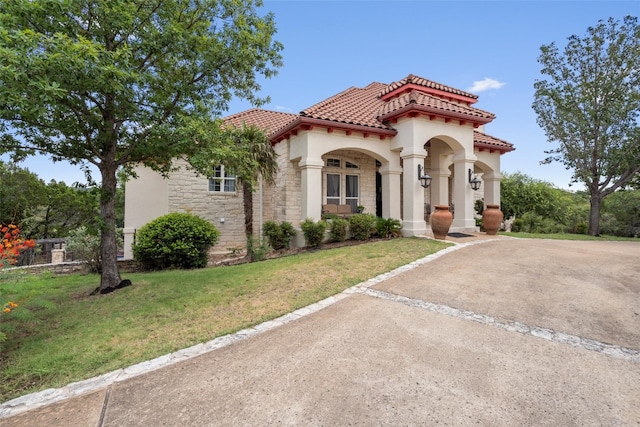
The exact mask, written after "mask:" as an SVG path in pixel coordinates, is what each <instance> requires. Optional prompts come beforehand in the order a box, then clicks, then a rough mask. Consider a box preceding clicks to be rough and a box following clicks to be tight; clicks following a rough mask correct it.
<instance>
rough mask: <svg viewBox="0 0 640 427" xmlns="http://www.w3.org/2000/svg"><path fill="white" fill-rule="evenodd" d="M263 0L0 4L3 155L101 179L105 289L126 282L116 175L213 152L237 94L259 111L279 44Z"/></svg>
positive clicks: (164, 168) (221, 150)
mask: <svg viewBox="0 0 640 427" xmlns="http://www.w3.org/2000/svg"><path fill="white" fill-rule="evenodd" d="M260 6H261V2H260V1H259V0H256V1H254V0H199V1H193V0H64V1H51V0H12V1H0V64H1V65H0V154H2V153H4V152H10V153H11V154H12V157H13V159H14V160H20V159H23V158H24V157H25V156H27V155H31V154H36V153H45V154H48V155H49V156H50V157H51V158H52V159H53V160H61V159H66V160H68V161H70V162H71V163H72V164H78V165H80V166H81V167H84V168H85V171H86V173H87V177H88V178H89V181H91V179H90V178H91V177H90V175H89V169H88V167H89V166H90V164H93V165H95V166H96V167H97V169H98V170H99V171H100V175H101V179H102V181H101V190H102V191H101V195H100V212H101V219H102V230H101V231H102V234H101V238H102V243H101V250H102V254H101V255H102V261H103V269H102V274H101V285H100V286H101V288H103V289H104V288H107V287H115V286H117V285H118V283H119V282H120V275H119V272H118V268H117V258H116V239H115V221H116V213H115V203H114V199H115V197H116V196H115V193H116V185H117V181H116V173H117V171H118V170H122V169H124V170H125V172H131V171H132V169H133V166H135V165H137V164H144V165H146V166H149V167H151V168H153V169H155V170H158V171H160V172H162V173H167V172H169V171H170V170H171V169H172V167H173V161H174V160H176V159H179V158H184V157H186V158H189V157H190V156H192V155H194V154H195V153H197V152H198V151H199V150H200V149H201V147H202V146H212V147H215V148H209V150H208V152H210V153H212V157H211V159H210V160H211V161H215V160H216V159H224V156H225V155H227V154H228V150H225V147H224V146H223V142H224V141H222V142H221V141H220V139H219V138H218V135H219V133H220V130H219V123H218V122H217V121H215V120H213V118H215V117H218V116H220V114H221V113H222V112H223V111H225V110H226V109H227V106H228V103H229V101H230V100H231V99H232V97H233V96H237V97H241V98H245V99H247V100H249V101H251V102H252V103H253V104H255V105H260V104H262V103H263V102H265V101H266V99H263V98H260V97H259V96H258V95H257V93H258V92H259V90H260V85H259V83H258V78H257V77H258V76H259V75H262V76H264V77H265V78H269V77H272V76H274V75H275V74H276V70H277V68H278V67H280V66H281V65H282V58H281V56H280V51H281V50H282V45H281V44H280V43H278V42H276V41H274V40H273V35H274V34H275V32H276V28H275V23H274V17H273V15H272V14H266V15H265V16H260V15H259V14H258V8H259V7H260Z"/></svg>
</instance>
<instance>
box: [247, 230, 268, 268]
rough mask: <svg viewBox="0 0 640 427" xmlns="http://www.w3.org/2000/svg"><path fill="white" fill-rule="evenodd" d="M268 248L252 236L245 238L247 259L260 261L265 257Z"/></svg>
mask: <svg viewBox="0 0 640 427" xmlns="http://www.w3.org/2000/svg"><path fill="white" fill-rule="evenodd" d="M268 250H269V248H268V247H267V246H266V245H265V244H261V243H260V242H258V241H257V239H256V238H255V237H254V236H249V238H248V239H247V257H248V258H249V261H251V262H256V261H262V260H264V259H265V258H266V257H267V252H268Z"/></svg>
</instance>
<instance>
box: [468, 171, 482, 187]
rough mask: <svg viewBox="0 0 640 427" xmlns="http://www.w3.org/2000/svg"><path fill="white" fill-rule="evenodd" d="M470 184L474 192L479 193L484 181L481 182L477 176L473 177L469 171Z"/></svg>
mask: <svg viewBox="0 0 640 427" xmlns="http://www.w3.org/2000/svg"><path fill="white" fill-rule="evenodd" d="M471 176H473V178H471ZM469 184H471V188H472V189H473V191H477V190H478V189H479V188H480V184H482V181H480V180H479V179H478V177H477V176H476V175H473V172H471V169H469Z"/></svg>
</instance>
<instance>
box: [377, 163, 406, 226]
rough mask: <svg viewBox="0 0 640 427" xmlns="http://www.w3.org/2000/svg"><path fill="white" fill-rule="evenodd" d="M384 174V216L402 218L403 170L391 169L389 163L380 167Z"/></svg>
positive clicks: (381, 172) (381, 173)
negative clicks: (401, 179)
mask: <svg viewBox="0 0 640 427" xmlns="http://www.w3.org/2000/svg"><path fill="white" fill-rule="evenodd" d="M378 172H380V175H381V176H382V217H383V218H394V219H401V218H402V215H401V214H400V203H401V202H400V176H401V175H402V171H401V170H390V168H389V166H388V165H383V166H381V167H380V169H379V171H378Z"/></svg>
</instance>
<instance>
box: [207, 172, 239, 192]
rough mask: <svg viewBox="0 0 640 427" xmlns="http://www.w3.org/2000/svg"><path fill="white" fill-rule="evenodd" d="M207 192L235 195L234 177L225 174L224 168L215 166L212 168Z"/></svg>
mask: <svg viewBox="0 0 640 427" xmlns="http://www.w3.org/2000/svg"><path fill="white" fill-rule="evenodd" d="M209 191H216V192H220V193H235V192H236V177H235V176H234V175H228V174H227V173H225V171H224V166H216V167H215V168H213V176H212V177H211V178H209Z"/></svg>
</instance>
